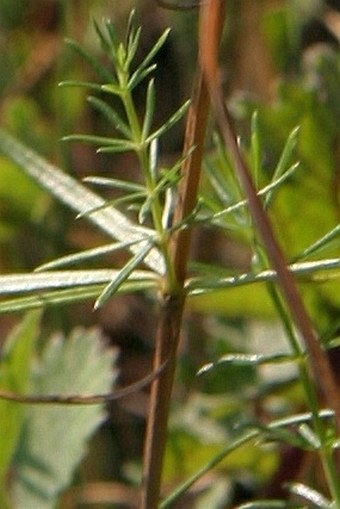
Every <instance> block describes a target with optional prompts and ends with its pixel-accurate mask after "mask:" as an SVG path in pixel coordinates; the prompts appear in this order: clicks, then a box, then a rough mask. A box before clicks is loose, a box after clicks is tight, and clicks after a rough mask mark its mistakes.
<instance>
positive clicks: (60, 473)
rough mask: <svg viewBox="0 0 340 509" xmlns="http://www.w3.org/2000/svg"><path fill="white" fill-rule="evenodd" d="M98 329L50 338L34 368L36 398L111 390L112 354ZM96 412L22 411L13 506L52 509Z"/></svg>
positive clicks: (94, 409)
mask: <svg viewBox="0 0 340 509" xmlns="http://www.w3.org/2000/svg"><path fill="white" fill-rule="evenodd" d="M101 340H102V338H101V334H100V332H99V331H98V330H96V329H92V330H85V329H80V328H78V329H75V330H73V331H72V333H71V334H70V337H69V338H64V337H63V336H62V335H60V334H57V335H54V336H52V337H51V338H49V340H48V341H47V343H46V345H45V347H44V349H43V352H42V354H41V356H40V358H39V359H38V360H37V362H36V363H35V365H34V370H33V376H32V381H31V391H32V392H33V393H34V394H36V395H49V394H60V395H64V396H66V395H68V394H98V393H99V394H102V393H108V392H110V390H111V387H112V382H113V380H114V378H115V377H116V374H117V373H116V371H115V370H114V371H113V370H112V365H113V362H114V361H115V359H116V352H114V351H111V352H110V351H108V350H104V348H103V345H102V344H101ZM103 417H104V413H103V410H102V408H101V407H99V406H98V405H95V406H87V407H86V406H85V407H81V408H79V407H75V408H61V407H55V406H53V405H51V406H49V407H46V406H44V405H40V406H39V405H36V406H30V407H29V408H27V410H26V412H25V419H24V425H23V430H22V434H21V439H20V441H19V443H18V445H17V451H16V455H15V459H14V466H15V470H16V478H15V482H14V485H13V499H14V504H15V507H16V508H18V509H20V508H22V509H24V508H25V509H29V508H32V509H33V508H35V509H38V508H41V509H48V508H51V509H52V508H54V507H55V505H56V502H57V499H58V496H59V494H60V492H61V491H62V490H63V489H64V488H66V487H67V486H68V485H69V484H70V482H71V481H72V477H73V473H74V471H75V469H76V467H77V466H78V464H79V462H80V460H81V459H82V457H83V455H84V454H85V451H86V448H85V444H86V442H87V441H88V439H89V437H90V436H91V435H92V433H93V432H94V430H95V429H96V428H97V427H98V425H99V424H100V423H101V421H102V420H103Z"/></svg>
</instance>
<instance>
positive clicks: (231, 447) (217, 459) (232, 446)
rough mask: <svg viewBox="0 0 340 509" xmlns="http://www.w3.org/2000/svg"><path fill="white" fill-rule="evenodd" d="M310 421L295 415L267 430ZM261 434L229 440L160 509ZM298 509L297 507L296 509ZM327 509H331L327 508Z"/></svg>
mask: <svg viewBox="0 0 340 509" xmlns="http://www.w3.org/2000/svg"><path fill="white" fill-rule="evenodd" d="M319 417H320V418H325V419H327V418H329V417H334V412H333V411H332V410H322V411H320V412H319ZM311 419H312V414H311V413H310V412H308V413H304V414H296V415H293V416H291V417H287V418H284V419H278V420H276V421H272V422H271V423H270V424H269V425H268V428H270V429H275V428H278V427H281V426H289V425H294V424H297V423H301V422H310V421H311ZM260 434H261V431H259V430H254V429H253V430H251V431H248V430H247V431H246V432H244V431H243V432H242V431H241V432H240V434H239V435H238V436H237V437H235V438H234V439H232V440H230V441H229V442H228V444H227V445H226V447H224V448H223V449H222V450H221V451H220V452H219V453H218V454H216V455H215V456H213V457H212V458H211V459H210V460H209V461H207V462H206V463H205V464H204V465H203V466H202V467H201V468H199V469H198V470H197V471H196V472H195V473H194V475H192V476H191V477H189V478H188V479H187V480H186V481H185V482H184V483H183V484H181V485H180V486H179V487H178V488H177V489H176V490H174V491H173V493H171V495H169V496H168V497H167V498H166V499H165V500H163V502H162V503H161V504H160V509H168V508H169V507H172V505H173V503H174V502H175V501H176V500H178V499H179V498H180V497H181V496H182V495H183V494H184V493H186V492H187V491H188V489H189V488H190V487H191V486H192V485H193V484H194V483H195V482H197V481H198V480H199V479H201V478H202V477H203V476H204V475H205V474H207V473H208V472H209V471H210V470H212V469H213V468H215V467H216V466H217V465H218V464H219V463H221V462H222V461H223V460H224V459H225V458H226V457H227V456H228V455H229V454H231V453H232V452H234V451H235V450H237V449H238V448H240V447H242V446H243V445H245V444H247V443H248V442H251V441H252V440H254V439H256V438H257V437H258V436H259V435H260ZM298 507H300V506H297V507H296V509H297V508H298ZM303 507H304V506H303ZM327 509H331V508H330V507H328V508H327Z"/></svg>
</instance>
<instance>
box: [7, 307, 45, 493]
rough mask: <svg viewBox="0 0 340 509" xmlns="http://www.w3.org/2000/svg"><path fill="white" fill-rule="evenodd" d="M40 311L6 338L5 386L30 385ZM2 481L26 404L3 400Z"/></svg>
mask: <svg viewBox="0 0 340 509" xmlns="http://www.w3.org/2000/svg"><path fill="white" fill-rule="evenodd" d="M40 317H41V312H36V311H34V312H30V313H28V314H27V315H26V316H25V317H24V319H23V320H22V321H21V322H20V324H19V325H18V326H17V327H15V329H14V330H13V331H12V332H11V334H10V335H9V336H8V338H7V339H6V341H5V344H4V347H3V351H2V355H1V362H0V387H1V389H2V390H7V391H13V392H20V393H24V392H25V391H26V390H27V388H28V387H29V382H30V369H31V362H32V353H33V349H34V344H35V341H36V340H37V337H38V333H39V322H40ZM0 423H1V426H0V450H1V454H0V484H2V483H3V481H4V476H5V475H6V473H7V469H8V467H9V462H10V460H11V458H12V455H13V453H14V450H15V448H16V446H17V441H18V439H19V435H20V433H21V428H22V423H23V408H22V407H20V406H18V405H15V404H13V403H10V402H8V401H4V400H0Z"/></svg>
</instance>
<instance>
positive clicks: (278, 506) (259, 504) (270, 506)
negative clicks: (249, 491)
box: [235, 500, 306, 509]
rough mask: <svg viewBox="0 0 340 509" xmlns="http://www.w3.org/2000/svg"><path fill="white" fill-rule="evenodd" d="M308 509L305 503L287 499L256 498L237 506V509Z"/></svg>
mask: <svg viewBox="0 0 340 509" xmlns="http://www.w3.org/2000/svg"><path fill="white" fill-rule="evenodd" d="M262 508H263V509H306V506H305V505H301V504H292V503H290V502H287V501H286V500H256V501H255V502H248V503H247V504H241V505H238V506H237V507H235V509H262Z"/></svg>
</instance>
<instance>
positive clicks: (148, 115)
mask: <svg viewBox="0 0 340 509" xmlns="http://www.w3.org/2000/svg"><path fill="white" fill-rule="evenodd" d="M154 112H155V81H154V80H153V79H152V80H150V81H149V85H148V89H147V92H146V103H145V116H144V122H143V128H142V139H143V140H145V139H146V138H147V136H148V135H149V133H150V129H151V126H152V122H153V118H154Z"/></svg>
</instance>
